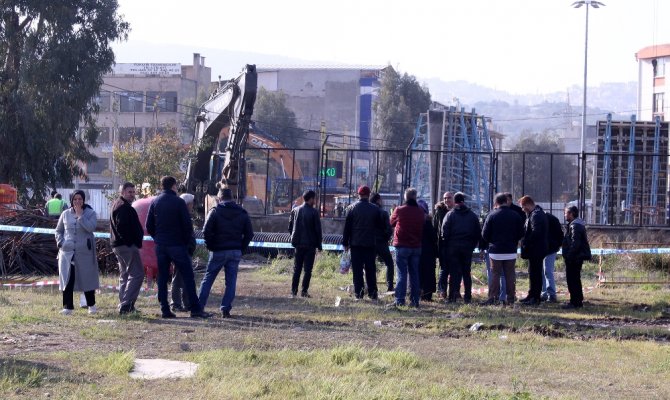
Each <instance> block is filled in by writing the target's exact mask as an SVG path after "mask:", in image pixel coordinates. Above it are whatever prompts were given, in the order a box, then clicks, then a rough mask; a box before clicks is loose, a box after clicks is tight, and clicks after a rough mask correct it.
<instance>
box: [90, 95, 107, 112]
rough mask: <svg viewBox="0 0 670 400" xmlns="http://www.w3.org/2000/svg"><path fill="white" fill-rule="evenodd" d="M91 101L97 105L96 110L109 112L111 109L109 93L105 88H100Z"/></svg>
mask: <svg viewBox="0 0 670 400" xmlns="http://www.w3.org/2000/svg"><path fill="white" fill-rule="evenodd" d="M93 103H94V104H97V105H98V111H100V112H109V111H110V110H111V93H110V92H108V91H106V90H101V91H100V93H98V95H97V96H95V97H94V98H93Z"/></svg>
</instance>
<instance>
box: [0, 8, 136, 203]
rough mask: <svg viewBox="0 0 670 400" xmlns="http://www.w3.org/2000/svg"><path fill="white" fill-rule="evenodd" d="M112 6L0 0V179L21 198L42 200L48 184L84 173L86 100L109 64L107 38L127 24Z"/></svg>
mask: <svg viewBox="0 0 670 400" xmlns="http://www.w3.org/2000/svg"><path fill="white" fill-rule="evenodd" d="M117 8H118V4H117V2H116V1H115V0H59V1H53V0H15V1H11V2H7V1H3V2H2V4H1V5H0V54H2V55H3V58H4V60H2V64H1V65H0V149H2V151H0V182H3V183H9V184H12V185H14V186H16V187H17V189H18V190H19V193H21V197H22V198H23V199H24V200H29V201H30V200H32V201H41V200H42V199H43V197H44V193H45V192H46V191H47V187H48V186H52V187H55V186H57V185H69V184H71V183H72V179H73V177H74V176H79V177H82V178H86V175H85V174H84V172H83V170H82V169H81V168H80V167H79V163H80V162H88V161H93V160H95V156H94V155H92V154H91V153H90V152H89V151H88V146H92V145H95V142H96V138H97V136H98V133H99V132H98V129H97V127H96V125H95V120H94V116H95V113H96V112H97V106H96V105H95V103H94V102H91V99H92V98H93V97H94V96H95V95H96V94H97V93H98V90H99V87H100V85H101V84H102V76H103V74H104V73H105V72H107V71H109V70H110V69H111V66H112V65H113V63H114V53H113V51H112V48H111V47H110V44H111V42H113V41H115V40H117V39H120V40H125V39H126V38H127V34H128V30H129V26H128V23H126V22H124V21H123V19H122V18H121V17H120V16H119V15H118V14H117ZM80 121H81V122H82V123H83V126H84V129H82V130H81V132H79V130H78V127H79V123H80ZM29 193H32V196H30V197H29Z"/></svg>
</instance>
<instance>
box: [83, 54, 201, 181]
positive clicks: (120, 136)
mask: <svg viewBox="0 0 670 400" xmlns="http://www.w3.org/2000/svg"><path fill="white" fill-rule="evenodd" d="M211 76H212V71H211V68H210V67H207V66H205V57H202V56H200V54H197V53H195V54H193V65H181V64H179V63H165V64H154V63H119V64H116V65H115V66H114V67H113V69H112V72H110V73H109V74H107V75H105V76H104V77H103V79H104V83H103V85H102V86H101V87H100V93H99V95H98V96H97V97H96V98H95V99H94V101H95V102H96V103H97V104H98V105H99V107H100V111H99V114H98V116H97V125H98V126H99V127H100V129H101V134H100V136H99V138H98V145H97V146H96V147H94V148H91V149H90V150H91V152H92V153H94V154H95V155H96V156H97V157H98V160H97V161H95V162H91V163H88V164H87V165H85V166H84V169H85V171H86V173H87V174H88V176H89V181H88V182H81V181H79V182H76V186H78V187H82V188H91V189H107V188H114V187H115V186H116V184H117V183H118V182H117V177H116V176H115V173H114V171H115V168H114V160H113V156H112V149H113V148H114V145H115V144H122V143H125V142H127V141H129V140H130V139H131V138H133V137H134V138H137V139H143V138H149V137H151V136H152V135H155V134H161V133H163V132H165V131H166V130H167V129H176V130H177V131H178V132H180V136H181V138H182V141H183V142H184V143H189V142H190V140H191V137H192V134H193V132H192V131H191V127H190V126H191V125H190V124H189V123H188V122H189V121H187V120H188V115H190V114H194V110H193V109H191V107H193V105H195V103H194V101H195V100H196V99H198V96H202V95H201V93H205V94H207V93H208V92H209V89H210V85H211ZM187 104H188V105H187ZM195 107H197V105H195Z"/></svg>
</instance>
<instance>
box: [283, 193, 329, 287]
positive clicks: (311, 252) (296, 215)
mask: <svg viewBox="0 0 670 400" xmlns="http://www.w3.org/2000/svg"><path fill="white" fill-rule="evenodd" d="M302 200H303V203H302V205H301V206H300V207H296V208H294V209H293V210H291V217H290V218H289V221H288V232H289V233H290V234H291V246H293V248H295V256H294V258H293V280H292V282H291V297H295V296H297V295H298V284H299V283H300V274H301V272H302V270H303V268H304V269H305V276H304V277H303V279H302V291H301V292H300V295H301V296H302V297H311V296H310V295H309V281H310V279H311V278H312V267H314V258H315V257H316V250H317V249H318V250H319V251H321V242H322V239H321V217H319V212H318V211H317V210H316V209H315V208H314V203H315V201H316V193H315V192H314V191H313V190H308V191H306V192H305V193H303V195H302Z"/></svg>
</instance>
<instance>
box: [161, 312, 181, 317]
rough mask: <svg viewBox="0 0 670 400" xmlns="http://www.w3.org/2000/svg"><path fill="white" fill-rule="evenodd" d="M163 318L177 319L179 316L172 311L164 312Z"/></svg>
mask: <svg viewBox="0 0 670 400" xmlns="http://www.w3.org/2000/svg"><path fill="white" fill-rule="evenodd" d="M161 318H177V314H175V313H173V312H171V311H164V312H163V313H162V314H161Z"/></svg>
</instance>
